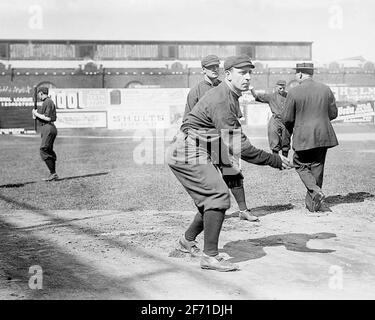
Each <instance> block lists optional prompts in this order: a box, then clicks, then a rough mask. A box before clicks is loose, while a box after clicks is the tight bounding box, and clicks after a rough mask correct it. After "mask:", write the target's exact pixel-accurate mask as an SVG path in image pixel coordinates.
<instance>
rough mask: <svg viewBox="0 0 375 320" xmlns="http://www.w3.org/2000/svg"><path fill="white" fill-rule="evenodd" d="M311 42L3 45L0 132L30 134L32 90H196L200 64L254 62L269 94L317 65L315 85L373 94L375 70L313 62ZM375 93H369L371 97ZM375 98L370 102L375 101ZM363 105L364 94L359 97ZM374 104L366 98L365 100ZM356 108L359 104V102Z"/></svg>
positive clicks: (362, 64) (358, 63)
mask: <svg viewBox="0 0 375 320" xmlns="http://www.w3.org/2000/svg"><path fill="white" fill-rule="evenodd" d="M312 44H313V43H312V42H311V41H141V40H139V41H134V40H132V41H125V40H124V41H118V40H116V41H115V40H96V41H95V40H45V39H43V40H42V39H37V40H27V39H24V40H22V39H13V40H12V39H6V40H5V39H3V40H1V39H0V107H2V108H0V128H29V129H30V128H32V126H33V125H32V122H31V120H30V117H29V114H30V109H31V108H32V107H33V105H34V102H33V87H34V86H42V85H43V86H48V87H50V88H118V89H123V88H190V87H192V86H193V85H195V84H196V83H197V82H198V81H200V80H201V79H202V74H201V66H200V60H201V59H202V57H203V56H205V55H208V54H216V55H218V56H219V57H220V59H221V60H224V59H225V58H226V57H228V56H230V55H236V54H243V53H245V54H248V55H249V56H250V57H251V58H252V59H253V61H254V63H255V65H256V69H255V70H254V76H253V77H252V84H253V85H254V86H255V87H257V88H262V89H265V90H271V88H272V87H273V85H274V83H275V82H276V81H277V80H278V79H284V80H286V81H287V84H288V87H291V86H293V85H295V80H294V71H293V69H292V68H293V67H294V66H295V63H296V62H300V61H313V62H314V63H315V65H316V67H317V68H318V69H317V71H316V75H315V78H316V79H317V80H318V81H322V82H325V83H327V84H330V85H332V86H336V87H340V88H341V87H342V86H345V87H352V86H354V87H366V88H365V89H364V90H362V89H360V88H359V89H358V92H360V93H361V94H362V96H363V92H365V93H366V92H367V91H369V90H370V91H371V90H372V89H371V87H374V86H375V77H374V73H375V68H374V64H373V63H372V62H370V61H366V59H364V58H363V57H353V58H350V59H346V60H341V61H333V62H331V63H328V64H322V63H319V62H315V61H314V60H313V57H312ZM369 88H370V89H369ZM373 96H374V94H373V93H371V94H370V98H371V100H373ZM357 97H360V94H359V93H358V94H357ZM366 99H368V95H367V96H366ZM354 100H355V101H356V100H360V98H359V99H357V98H356V97H354Z"/></svg>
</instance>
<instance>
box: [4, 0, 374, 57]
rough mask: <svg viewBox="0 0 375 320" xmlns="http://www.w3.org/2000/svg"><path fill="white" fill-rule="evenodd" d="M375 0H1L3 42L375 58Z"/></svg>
mask: <svg viewBox="0 0 375 320" xmlns="http://www.w3.org/2000/svg"><path fill="white" fill-rule="evenodd" d="M374 9H375V1H372V0H361V1H358V0H314V1H312V0H308V1H307V0H305V1H304V0H279V1H275V0H1V1H0V40H1V39H30V40H31V39H48V40H53V39H59V40H61V39H63V40H69V39H71V40H197V41H198V40H199V41H312V42H313V49H312V50H313V51H312V56H313V59H312V60H313V61H316V62H331V61H337V60H339V59H344V58H348V57H353V56H363V57H364V58H365V59H367V60H370V61H375V43H374V41H373V40H374V35H372V36H371V34H374V30H375V18H374V13H375V10H374Z"/></svg>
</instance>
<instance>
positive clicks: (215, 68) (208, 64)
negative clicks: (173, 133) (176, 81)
mask: <svg viewBox="0 0 375 320" xmlns="http://www.w3.org/2000/svg"><path fill="white" fill-rule="evenodd" d="M201 66H202V72H203V74H204V79H203V81H201V82H199V83H198V84H197V85H195V86H194V87H193V88H191V89H190V91H189V93H188V96H187V101H186V106H185V113H184V116H183V121H185V119H186V116H187V114H188V113H189V112H190V111H191V110H192V109H193V107H194V106H195V105H196V104H197V102H198V101H199V100H200V99H201V98H202V97H203V96H204V95H205V93H206V92H207V91H208V90H210V89H212V88H214V87H216V86H218V85H219V84H220V83H221V81H220V80H219V79H218V78H219V66H220V60H219V58H218V57H217V56H215V55H213V54H211V55H208V56H206V57H204V58H203V59H202V61H201Z"/></svg>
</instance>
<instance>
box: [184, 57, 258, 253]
mask: <svg viewBox="0 0 375 320" xmlns="http://www.w3.org/2000/svg"><path fill="white" fill-rule="evenodd" d="M201 65H202V71H203V74H204V80H203V81H201V82H199V83H198V84H197V85H196V86H194V87H193V88H192V89H191V90H190V91H189V94H188V96H187V102H186V107H185V113H184V116H183V121H185V120H186V117H187V115H188V114H189V112H190V111H191V110H192V109H193V107H194V106H195V105H196V104H197V102H198V101H199V100H200V99H201V98H202V97H203V96H204V95H205V94H206V92H207V91H209V90H211V89H212V88H214V87H216V86H218V85H219V84H220V83H221V81H220V80H219V79H218V77H219V66H220V59H219V58H218V57H217V56H215V55H208V56H206V57H204V58H203V59H202V61H201ZM237 111H238V115H237V116H238V118H242V114H241V111H240V110H239V109H238V110H237ZM233 160H234V161H236V162H237V166H238V167H239V166H240V159H235V158H233ZM218 168H219V169H220V170H221V169H222V168H220V166H218ZM221 171H222V170H221ZM223 178H224V181H225V183H226V184H227V185H228V188H230V190H231V192H232V194H233V196H234V198H235V199H236V202H237V205H238V208H239V211H238V216H239V218H240V219H241V220H247V221H251V222H258V221H259V218H258V217H257V216H254V215H253V214H251V211H250V209H248V208H247V205H246V197H245V190H244V187H243V179H244V176H243V174H242V172H241V171H239V173H238V174H236V175H225V176H223ZM235 213H237V212H235ZM180 249H181V248H180ZM182 249H183V248H182Z"/></svg>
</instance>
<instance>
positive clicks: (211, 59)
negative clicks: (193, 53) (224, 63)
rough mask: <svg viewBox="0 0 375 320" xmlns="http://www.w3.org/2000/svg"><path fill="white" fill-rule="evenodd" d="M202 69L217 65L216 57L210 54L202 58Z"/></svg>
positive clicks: (218, 61)
mask: <svg viewBox="0 0 375 320" xmlns="http://www.w3.org/2000/svg"><path fill="white" fill-rule="evenodd" d="M201 64H202V67H209V66H214V65H219V64H220V60H219V58H218V57H217V56H215V55H214V54H210V55H208V56H206V57H204V58H203V59H202V61H201Z"/></svg>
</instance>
